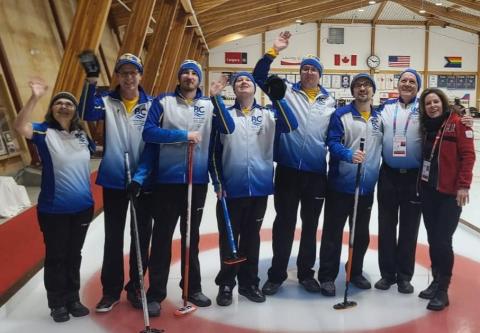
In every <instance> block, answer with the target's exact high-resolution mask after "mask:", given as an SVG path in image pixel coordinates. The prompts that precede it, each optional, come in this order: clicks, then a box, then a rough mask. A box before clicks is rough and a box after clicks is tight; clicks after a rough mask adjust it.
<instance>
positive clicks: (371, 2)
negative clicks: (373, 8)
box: [368, 0, 377, 5]
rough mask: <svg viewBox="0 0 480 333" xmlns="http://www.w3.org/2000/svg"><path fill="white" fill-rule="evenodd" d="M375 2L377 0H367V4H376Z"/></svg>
mask: <svg viewBox="0 0 480 333" xmlns="http://www.w3.org/2000/svg"><path fill="white" fill-rule="evenodd" d="M376 3H377V2H376V1H374V0H370V1H369V2H368V4H369V5H374V4H376Z"/></svg>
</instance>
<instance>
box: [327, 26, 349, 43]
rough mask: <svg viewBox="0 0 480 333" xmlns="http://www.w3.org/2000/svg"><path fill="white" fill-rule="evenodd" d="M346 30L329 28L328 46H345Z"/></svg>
mask: <svg viewBox="0 0 480 333" xmlns="http://www.w3.org/2000/svg"><path fill="white" fill-rule="evenodd" d="M344 33H345V29H344V28H328V39H327V43H328V44H343V41H344Z"/></svg>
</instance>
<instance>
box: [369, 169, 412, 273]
mask: <svg viewBox="0 0 480 333" xmlns="http://www.w3.org/2000/svg"><path fill="white" fill-rule="evenodd" d="M417 176H418V170H416V169H415V170H408V171H406V172H404V173H402V172H401V170H398V169H392V168H390V167H388V166H387V165H385V164H383V165H382V167H381V169H380V176H379V179H378V195H377V200H378V263H379V267H380V274H381V275H382V277H383V278H386V279H388V280H391V281H397V280H403V281H410V280H411V279H412V276H413V271H414V268H415V251H416V247H417V236H418V228H419V226H420V216H421V207H420V198H419V197H418V195H417V188H416V185H417ZM399 215H400V223H399ZM397 225H399V231H398V240H397Z"/></svg>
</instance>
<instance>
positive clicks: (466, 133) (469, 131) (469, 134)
mask: <svg viewBox="0 0 480 333" xmlns="http://www.w3.org/2000/svg"><path fill="white" fill-rule="evenodd" d="M465 136H466V137H467V139H473V131H472V130H468V131H465Z"/></svg>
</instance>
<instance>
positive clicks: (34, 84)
mask: <svg viewBox="0 0 480 333" xmlns="http://www.w3.org/2000/svg"><path fill="white" fill-rule="evenodd" d="M28 85H29V86H30V89H32V96H33V97H35V98H37V99H38V98H40V97H42V96H43V95H45V93H46V92H47V90H48V85H47V83H46V82H45V81H44V80H43V79H42V78H39V77H33V78H32V79H31V80H30V81H28Z"/></svg>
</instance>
